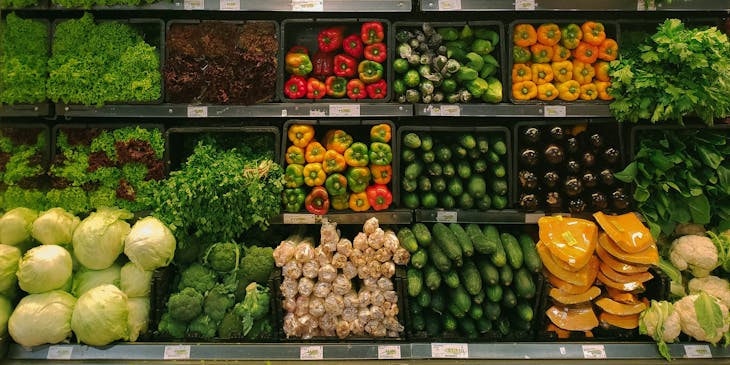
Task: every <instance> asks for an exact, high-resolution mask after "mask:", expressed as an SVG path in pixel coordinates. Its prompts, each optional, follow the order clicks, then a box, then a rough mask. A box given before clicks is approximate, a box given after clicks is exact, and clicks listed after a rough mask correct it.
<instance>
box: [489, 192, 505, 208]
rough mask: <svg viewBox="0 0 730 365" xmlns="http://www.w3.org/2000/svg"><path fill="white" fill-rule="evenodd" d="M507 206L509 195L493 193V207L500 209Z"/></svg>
mask: <svg viewBox="0 0 730 365" xmlns="http://www.w3.org/2000/svg"><path fill="white" fill-rule="evenodd" d="M506 207H507V197H506V196H504V195H492V208H494V209H497V210H500V209H504V208H506Z"/></svg>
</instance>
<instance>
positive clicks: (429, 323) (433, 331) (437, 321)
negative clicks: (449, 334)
mask: <svg viewBox="0 0 730 365" xmlns="http://www.w3.org/2000/svg"><path fill="white" fill-rule="evenodd" d="M440 317H441V316H440V315H436V314H435V313H434V314H432V315H430V316H428V317H426V334H427V335H428V336H429V337H436V336H441V334H442V332H443V331H442V327H441V322H443V321H442V320H441V318H440Z"/></svg>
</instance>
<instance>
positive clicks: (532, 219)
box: [525, 213, 545, 224]
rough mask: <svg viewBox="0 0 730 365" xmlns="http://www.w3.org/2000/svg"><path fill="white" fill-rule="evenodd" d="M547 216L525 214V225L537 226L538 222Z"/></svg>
mask: <svg viewBox="0 0 730 365" xmlns="http://www.w3.org/2000/svg"><path fill="white" fill-rule="evenodd" d="M544 216H545V214H542V213H525V223H528V224H535V223H537V220H538V219H540V218H542V217H544Z"/></svg>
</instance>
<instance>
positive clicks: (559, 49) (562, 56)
mask: <svg viewBox="0 0 730 365" xmlns="http://www.w3.org/2000/svg"><path fill="white" fill-rule="evenodd" d="M568 58H570V50H569V49H567V48H565V47H563V46H561V45H559V44H556V45H554V46H553V58H552V60H551V61H553V62H561V61H565V60H567V59H568Z"/></svg>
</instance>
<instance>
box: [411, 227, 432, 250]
mask: <svg viewBox="0 0 730 365" xmlns="http://www.w3.org/2000/svg"><path fill="white" fill-rule="evenodd" d="M411 232H413V235H414V236H415V237H416V241H417V242H418V245H419V246H421V247H428V246H429V245H431V232H430V231H429V230H428V227H426V225H425V224H423V223H416V224H414V225H413V226H411Z"/></svg>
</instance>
